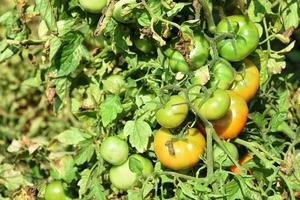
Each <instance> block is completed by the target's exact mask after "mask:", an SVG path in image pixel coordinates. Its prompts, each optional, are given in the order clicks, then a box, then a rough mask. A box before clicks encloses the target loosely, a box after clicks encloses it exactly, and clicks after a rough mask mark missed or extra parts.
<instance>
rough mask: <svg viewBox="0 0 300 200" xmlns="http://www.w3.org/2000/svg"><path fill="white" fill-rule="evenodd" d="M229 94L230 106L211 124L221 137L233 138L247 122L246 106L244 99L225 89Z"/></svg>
mask: <svg viewBox="0 0 300 200" xmlns="http://www.w3.org/2000/svg"><path fill="white" fill-rule="evenodd" d="M227 93H228V94H229V96H230V99H231V101H230V107H229V110H228V112H227V113H226V115H225V116H224V117H222V118H221V119H218V120H215V121H213V122H212V123H213V126H214V128H215V130H216V132H217V133H218V135H219V136H220V138H222V139H231V138H235V137H236V136H238V135H239V134H240V132H241V131H242V130H243V128H244V127H245V125H246V122H247V115H248V106H247V103H246V101H245V100H244V99H243V98H242V97H240V96H239V95H238V94H236V93H235V92H233V91H230V90H227Z"/></svg>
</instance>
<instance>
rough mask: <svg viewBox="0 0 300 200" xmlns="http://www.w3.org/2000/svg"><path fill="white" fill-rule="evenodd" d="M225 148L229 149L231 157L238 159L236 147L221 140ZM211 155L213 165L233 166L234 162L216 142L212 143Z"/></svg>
mask: <svg viewBox="0 0 300 200" xmlns="http://www.w3.org/2000/svg"><path fill="white" fill-rule="evenodd" d="M223 144H224V146H225V147H226V149H227V150H228V151H229V153H230V155H231V156H232V158H233V159H234V160H235V161H236V162H238V159H239V151H238V149H237V147H236V146H235V145H234V144H232V143H230V142H225V141H224V142H223ZM213 151H214V153H213V156H214V166H215V167H220V166H222V167H230V166H233V165H234V163H233V162H232V161H231V160H230V158H229V156H228V155H227V154H226V152H225V151H224V150H223V149H222V148H221V147H220V146H219V145H217V144H215V145H214V148H213Z"/></svg>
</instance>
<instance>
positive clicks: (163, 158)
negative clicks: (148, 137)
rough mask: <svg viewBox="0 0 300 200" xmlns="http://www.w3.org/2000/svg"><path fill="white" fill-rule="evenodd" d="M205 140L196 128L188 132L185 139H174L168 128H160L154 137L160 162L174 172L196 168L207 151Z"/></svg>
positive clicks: (155, 149)
mask: <svg viewBox="0 0 300 200" xmlns="http://www.w3.org/2000/svg"><path fill="white" fill-rule="evenodd" d="M205 144H206V142H205V138H204V136H203V135H202V134H201V132H200V131H199V130H198V129H196V128H190V129H188V130H187V133H186V135H185V136H184V137H183V138H174V136H173V135H172V134H171V132H170V131H169V130H168V129H166V128H160V129H159V130H158V131H157V133H156V134H155V136H154V152H155V154H156V156H157V158H158V160H159V161H160V162H161V163H162V164H163V165H164V166H166V167H168V168H170V169H173V170H181V169H187V168H190V167H193V166H195V165H196V164H197V163H198V161H199V160H200V156H201V155H202V154H203V152H204V149H205Z"/></svg>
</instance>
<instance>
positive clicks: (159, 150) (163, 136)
mask: <svg viewBox="0 0 300 200" xmlns="http://www.w3.org/2000/svg"><path fill="white" fill-rule="evenodd" d="M217 34H219V35H220V37H222V34H223V35H225V38H223V39H222V40H219V41H217V50H218V53H219V55H220V56H221V57H218V58H216V59H215V61H214V62H213V64H212V66H211V72H212V74H211V78H210V80H209V82H208V84H206V85H204V86H203V85H201V86H196V85H195V86H194V88H193V89H191V90H189V93H188V94H187V95H182V93H179V94H178V95H173V96H171V97H170V99H169V100H168V101H167V102H165V103H164V104H163V105H162V107H161V108H160V109H158V111H157V112H156V120H157V122H158V123H159V124H160V125H161V126H162V128H160V129H159V130H158V131H157V132H156V134H155V136H154V151H155V153H156V156H157V158H158V159H159V161H160V162H161V163H162V164H163V165H164V166H166V167H168V168H170V169H174V170H181V169H186V168H190V167H193V166H195V165H196V164H197V163H198V161H199V160H200V157H201V155H202V154H203V152H204V149H205V144H206V142H205V138H204V136H203V135H202V133H201V132H200V131H199V130H197V129H195V128H188V129H187V130H185V127H184V123H183V122H184V121H186V120H187V116H188V112H189V110H192V111H193V112H194V113H195V114H196V115H200V116H201V117H202V119H203V118H204V119H205V120H208V121H210V122H211V124H212V125H213V127H214V129H215V132H216V133H217V134H218V135H219V137H220V138H221V139H232V138H235V137H237V136H238V135H239V134H240V133H241V131H242V130H243V128H244V127H245V125H246V122H247V115H248V106H247V102H249V101H250V100H251V99H252V98H253V97H254V96H255V94H256V92H257V90H258V88H259V71H258V69H257V67H256V66H255V64H254V63H253V62H252V61H251V60H250V59H248V58H246V57H247V56H248V55H249V54H250V53H251V52H253V50H255V48H256V47H257V45H258V41H259V35H258V31H257V28H256V26H255V24H254V23H253V22H251V21H250V20H249V19H248V18H247V17H245V16H229V17H226V18H224V19H223V20H222V21H220V23H219V24H218V26H217ZM190 39H191V41H190V43H189V45H187V49H188V50H189V51H188V53H187V52H181V51H179V50H178V49H176V45H177V46H178V45H179V46H180V45H181V44H182V43H183V42H182V41H180V40H179V41H175V42H172V43H171V44H172V45H171V47H168V48H167V49H166V50H165V51H164V53H165V55H166V56H167V57H168V59H169V67H170V69H171V70H172V71H173V72H175V73H176V72H181V73H190V72H191V71H194V70H197V69H198V68H200V67H202V66H203V65H204V64H206V63H207V59H208V57H209V43H208V41H207V40H206V38H205V37H204V36H203V34H202V33H201V32H200V33H198V32H194V36H193V37H191V38H190ZM195 79H197V77H193V80H195ZM191 83H192V84H195V81H194V82H193V81H191ZM202 87H205V88H206V89H205V90H203V92H201V88H202ZM195 88H197V89H195ZM187 121H188V120H187ZM178 130H181V132H182V133H181V134H179V135H178V134H177V135H176V134H175V135H174V134H172V133H174V132H175V133H176V132H177V133H178ZM203 132H205V131H203ZM224 148H226V149H227V150H228V152H229V153H230V154H231V158H229V157H228V155H227V154H226V153H225V151H224ZM228 152H227V153H228ZM220 156H221V157H222V159H221V158H220ZM238 157H239V155H238V150H237V148H236V147H235V145H234V144H232V143H229V142H224V146H223V145H222V147H220V146H218V145H217V144H215V146H214V160H215V161H216V162H215V167H218V166H222V167H230V166H232V165H234V162H232V159H234V160H235V161H236V162H238ZM220 161H222V162H220Z"/></svg>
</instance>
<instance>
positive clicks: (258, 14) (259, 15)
mask: <svg viewBox="0 0 300 200" xmlns="http://www.w3.org/2000/svg"><path fill="white" fill-rule="evenodd" d="M271 8H272V4H271V2H270V1H267V0H252V1H250V4H249V7H248V15H249V18H250V19H251V20H252V21H253V22H261V21H262V19H263V18H264V16H265V15H266V14H271V13H272V10H271Z"/></svg>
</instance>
